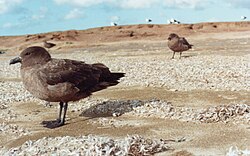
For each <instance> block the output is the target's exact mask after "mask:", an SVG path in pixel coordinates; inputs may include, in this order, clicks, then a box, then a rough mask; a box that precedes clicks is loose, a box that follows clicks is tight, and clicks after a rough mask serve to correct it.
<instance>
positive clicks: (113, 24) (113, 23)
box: [110, 22, 118, 26]
mask: <svg viewBox="0 0 250 156" xmlns="http://www.w3.org/2000/svg"><path fill="white" fill-rule="evenodd" d="M110 25H111V26H117V25H118V24H117V23H115V22H111V23H110Z"/></svg>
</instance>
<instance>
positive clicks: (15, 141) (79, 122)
mask: <svg viewBox="0 0 250 156" xmlns="http://www.w3.org/2000/svg"><path fill="white" fill-rule="evenodd" d="M249 36H250V32H249V31H247V32H244V33H220V34H217V33H216V34H209V35H207V36H206V35H195V36H192V35H191V36H190V38H189V41H190V42H191V43H192V44H194V45H195V47H194V49H193V50H190V51H188V52H186V53H184V54H183V55H184V57H183V58H182V59H181V60H179V59H178V57H176V60H177V61H183V62H185V61H187V60H189V59H192V57H195V58H199V57H203V56H209V58H213V57H218V56H232V57H239V56H243V57H244V56H245V57H246V59H248V60H249V61H250V59H249V54H250V51H249V48H250V38H249ZM60 44H63V42H60ZM72 44H73V45H74V44H76V45H77V44H79V43H78V42H72ZM71 46H72V45H71ZM76 47H77V46H76ZM50 51H51V53H52V55H53V56H55V57H60V58H73V59H78V58H79V57H78V56H82V57H81V58H79V59H80V60H84V59H85V57H87V56H85V55H86V54H88V53H89V54H90V53H91V57H92V58H94V59H93V60H98V59H99V58H102V57H105V58H112V59H115V58H117V59H119V58H121V57H122V58H129V59H131V58H132V59H134V60H135V61H143V60H144V59H145V60H151V59H152V60H154V59H161V60H166V61H169V60H170V57H171V55H172V53H171V52H170V50H169V49H168V48H167V46H166V41H164V40H157V41H126V42H112V43H101V44H98V45H95V46H89V47H85V48H80V51H79V48H77V49H74V48H69V49H68V50H63V49H61V48H59V51H58V50H56V48H55V49H53V48H52V49H51V50H50ZM82 51H83V52H84V53H81V52H82ZM71 52H74V54H76V53H77V56H72V55H71V54H70V53H71ZM13 56H15V54H14V53H6V54H2V55H0V61H1V62H6V61H8V60H9V59H10V58H12V57H13ZM177 56H178V55H177ZM75 57H77V58H75ZM87 60H88V61H89V58H87ZM130 63H134V62H130ZM231 65H232V66H233V65H234V62H232V64H231ZM13 68H15V67H13ZM16 68H17V67H16ZM138 72H140V70H139V69H138ZM0 79H1V81H2V82H5V81H6V82H8V81H14V82H20V77H18V76H17V77H15V76H10V77H6V76H1V77H0ZM248 82H249V81H248ZM248 85H249V83H248ZM249 95H250V92H249V90H241V91H237V90H236V91H231V90H209V89H202V90H191V91H184V90H183V91H182V90H177V91H175V90H171V89H169V88H167V87H152V86H149V87H145V86H140V85H138V84H137V85H130V86H125V85H124V84H123V83H122V82H121V84H119V85H117V86H115V87H111V88H109V89H106V90H103V91H100V92H97V93H95V94H94V95H92V96H91V97H90V98H89V99H92V100H93V99H94V100H95V99H109V100H148V99H154V98H155V99H160V100H165V101H169V102H171V103H172V104H173V105H174V106H176V107H185V108H193V109H199V108H208V107H211V106H218V105H222V104H225V105H227V104H230V103H242V102H244V103H245V104H248V105H249V104H250V96H249ZM41 103H42V102H37V101H28V102H25V101H20V102H11V103H8V104H7V106H8V108H7V109H0V113H3V112H4V111H7V110H8V111H12V112H15V114H16V116H17V117H16V118H14V119H12V120H7V119H5V118H0V123H7V124H13V125H17V126H18V127H21V128H23V129H25V130H27V131H29V133H28V134H27V135H22V136H18V135H17V136H16V135H13V134H12V133H2V132H1V131H0V137H1V140H0V146H2V147H5V148H12V147H17V146H20V145H22V144H23V143H24V142H25V141H27V140H37V139H40V138H43V137H45V136H46V137H47V136H50V137H55V136H79V135H88V134H96V135H101V136H110V137H112V138H120V137H124V136H127V135H134V134H138V135H141V136H145V137H149V138H159V139H178V138H185V141H183V142H179V143H174V144H171V147H173V148H174V150H173V151H167V152H165V153H159V154H157V155H178V154H180V155H225V154H226V152H227V151H228V149H229V148H230V147H231V146H237V147H238V148H240V149H246V148H249V147H250V124H249V123H241V122H239V123H234V122H217V123H196V122H187V121H180V120H173V119H161V118H155V117H138V116H133V115H130V114H123V115H121V116H119V117H113V116H105V117H102V116H101V117H100V116H92V117H85V116H79V115H80V114H81V113H82V112H81V111H73V110H72V108H73V107H74V106H73V105H74V104H71V105H70V106H69V111H68V112H69V113H68V118H67V124H66V125H65V126H63V127H60V128H56V129H47V128H44V127H43V125H42V124H41V122H42V121H44V120H52V119H54V118H56V116H57V112H58V108H57V107H56V106H52V107H45V106H44V105H43V104H41ZM81 103H82V104H83V103H84V101H82V102H81ZM53 104H54V103H53ZM76 104H77V103H76ZM55 105H56V104H55ZM100 118H107V119H108V120H111V119H114V120H116V121H119V123H120V126H112V125H110V126H107V125H102V124H98V122H97V124H93V122H94V121H97V120H99V119H100Z"/></svg>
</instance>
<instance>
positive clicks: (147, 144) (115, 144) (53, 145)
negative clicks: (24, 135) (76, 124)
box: [0, 135, 171, 156]
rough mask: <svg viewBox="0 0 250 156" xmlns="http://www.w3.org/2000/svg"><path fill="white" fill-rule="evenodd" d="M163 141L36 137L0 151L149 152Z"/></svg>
mask: <svg viewBox="0 0 250 156" xmlns="http://www.w3.org/2000/svg"><path fill="white" fill-rule="evenodd" d="M170 149H171V148H170V147H169V146H167V144H166V142H164V141H162V140H156V139H145V138H143V137H141V136H128V137H125V138H122V139H112V138H108V137H100V136H93V135H88V136H80V137H70V136H64V137H55V138H51V137H44V138H42V139H39V140H37V141H26V142H25V143H24V144H23V145H22V146H20V147H17V148H12V149H9V150H2V151H0V155H3V156H8V155H89V156H90V155H100V156H110V155H111V156H112V155H113V156H116V155H117V156H126V155H153V154H155V153H159V152H163V151H167V150H170Z"/></svg>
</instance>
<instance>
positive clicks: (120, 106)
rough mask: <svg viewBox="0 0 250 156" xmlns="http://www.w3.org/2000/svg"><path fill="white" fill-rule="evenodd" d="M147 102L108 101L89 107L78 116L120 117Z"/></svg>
mask: <svg viewBox="0 0 250 156" xmlns="http://www.w3.org/2000/svg"><path fill="white" fill-rule="evenodd" d="M146 102H147V101H142V100H109V101H104V102H101V103H99V104H97V105H94V106H91V107H90V108H88V109H86V110H84V111H83V112H82V113H81V114H80V116H83V117H89V118H90V119H92V118H99V117H111V116H121V115H122V114H125V113H127V112H131V111H133V110H134V109H135V108H137V107H141V106H143V105H144V104H145V103H146Z"/></svg>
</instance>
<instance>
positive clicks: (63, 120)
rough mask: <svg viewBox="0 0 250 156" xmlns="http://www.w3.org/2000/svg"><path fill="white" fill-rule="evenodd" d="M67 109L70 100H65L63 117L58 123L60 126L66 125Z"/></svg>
mask: <svg viewBox="0 0 250 156" xmlns="http://www.w3.org/2000/svg"><path fill="white" fill-rule="evenodd" d="M67 109H68V102H65V103H64V105H63V118H62V119H61V120H60V122H59V123H58V126H62V125H64V123H65V117H66V113H67Z"/></svg>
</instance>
